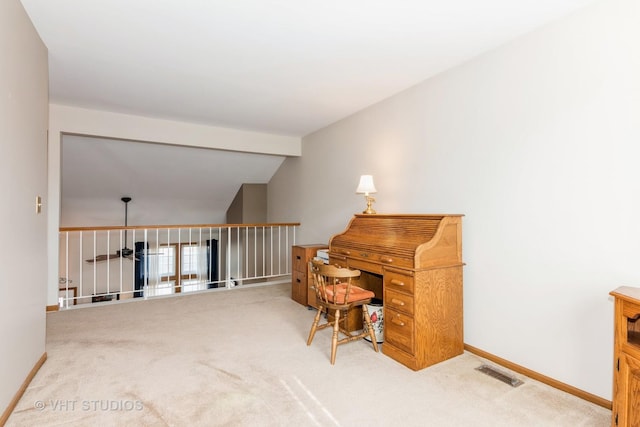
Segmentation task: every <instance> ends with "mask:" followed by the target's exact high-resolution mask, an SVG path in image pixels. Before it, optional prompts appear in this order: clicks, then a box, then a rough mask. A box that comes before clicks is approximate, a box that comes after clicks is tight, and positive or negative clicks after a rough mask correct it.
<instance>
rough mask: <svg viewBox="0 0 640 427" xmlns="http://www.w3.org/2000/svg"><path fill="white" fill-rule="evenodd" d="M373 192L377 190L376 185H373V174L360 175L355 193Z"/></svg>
mask: <svg viewBox="0 0 640 427" xmlns="http://www.w3.org/2000/svg"><path fill="white" fill-rule="evenodd" d="M375 192H377V190H376V186H375V185H373V176H371V175H362V176H361V177H360V184H358V189H357V190H356V194H370V193H375Z"/></svg>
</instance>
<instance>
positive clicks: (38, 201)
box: [36, 196, 42, 214]
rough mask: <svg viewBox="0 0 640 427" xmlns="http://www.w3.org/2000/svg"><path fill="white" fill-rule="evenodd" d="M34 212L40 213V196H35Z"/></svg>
mask: <svg viewBox="0 0 640 427" xmlns="http://www.w3.org/2000/svg"><path fill="white" fill-rule="evenodd" d="M36 213H37V214H39V213H42V197H40V196H36Z"/></svg>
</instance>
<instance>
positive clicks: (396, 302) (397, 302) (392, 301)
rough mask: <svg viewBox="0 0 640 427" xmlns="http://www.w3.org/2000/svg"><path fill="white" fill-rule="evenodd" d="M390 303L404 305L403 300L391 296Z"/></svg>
mask: <svg viewBox="0 0 640 427" xmlns="http://www.w3.org/2000/svg"><path fill="white" fill-rule="evenodd" d="M391 304H395V305H399V306H401V307H402V306H404V301H400V300H399V299H396V298H391Z"/></svg>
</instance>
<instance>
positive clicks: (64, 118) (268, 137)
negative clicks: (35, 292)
mask: <svg viewBox="0 0 640 427" xmlns="http://www.w3.org/2000/svg"><path fill="white" fill-rule="evenodd" d="M65 134H76V135H88V136H97V137H105V138H114V139H123V140H131V141H143V142H155V143H163V144H172V145H182V146H188V147H204V148H215V149H222V150H232V151H240V152H247V153H261V154H275V155H281V156H299V155H300V145H301V142H300V138H296V137H291V136H284V135H273V134H267V133H259V132H251V131H242V130H236V129H228V128H221V127H215V126H204V125H198V124H193V123H185V122H178V121H171V120H160V119H153V118H149V117H141V116H133V115H128V114H118V113H113V112H107V111H99V110H90V109H86V108H78V107H72V106H66V105H58V104H51V105H50V119H49V160H48V167H49V171H48V174H49V175H48V176H49V190H48V191H49V198H50V203H49V208H48V211H47V217H48V226H49V230H48V239H49V240H48V255H49V264H48V293H47V305H56V304H57V299H58V264H59V257H58V229H59V227H60V158H61V155H60V149H61V138H62V137H63V135H65ZM178 222H179V221H178ZM185 222H188V221H185Z"/></svg>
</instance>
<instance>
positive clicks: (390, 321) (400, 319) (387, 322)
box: [384, 304, 414, 354]
mask: <svg viewBox="0 0 640 427" xmlns="http://www.w3.org/2000/svg"><path fill="white" fill-rule="evenodd" d="M413 333H414V323H413V317H411V316H407V315H406V314H402V313H400V312H398V311H395V310H392V309H390V308H388V306H387V304H385V307H384V340H385V342H388V343H389V344H391V345H394V346H396V347H398V348H399V349H401V350H404V351H406V352H407V353H409V354H413V353H414V334H413Z"/></svg>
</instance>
